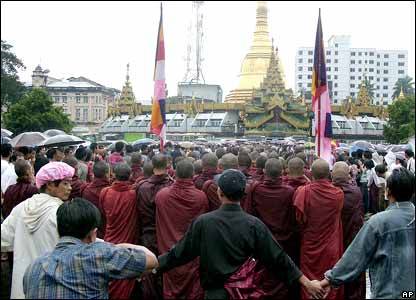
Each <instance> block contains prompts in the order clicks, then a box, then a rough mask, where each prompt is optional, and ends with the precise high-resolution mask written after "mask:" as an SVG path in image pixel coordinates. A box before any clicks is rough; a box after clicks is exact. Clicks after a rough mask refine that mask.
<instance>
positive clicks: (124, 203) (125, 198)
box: [99, 181, 139, 299]
mask: <svg viewBox="0 0 416 300" xmlns="http://www.w3.org/2000/svg"><path fill="white" fill-rule="evenodd" d="M99 205H100V208H101V209H102V211H103V212H104V215H105V219H106V229H105V235H104V240H105V241H106V242H110V243H113V244H119V243H130V244H137V243H138V232H139V230H138V226H137V224H138V212H137V201H136V191H135V190H133V189H131V186H130V182H128V181H115V182H114V183H113V184H112V185H111V186H110V187H107V188H105V189H103V190H102V192H101V194H100V199H99ZM135 282H136V280H135V279H127V280H115V281H112V282H110V284H109V294H110V299H129V297H130V295H131V293H132V292H133V289H134V285H135Z"/></svg>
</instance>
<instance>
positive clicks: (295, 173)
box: [287, 157, 305, 177]
mask: <svg viewBox="0 0 416 300" xmlns="http://www.w3.org/2000/svg"><path fill="white" fill-rule="evenodd" d="M287 166H288V173H289V176H291V177H299V176H303V175H304V168H305V163H304V162H303V160H302V159H300V158H299V157H294V158H292V159H290V160H289V163H288V164H287Z"/></svg>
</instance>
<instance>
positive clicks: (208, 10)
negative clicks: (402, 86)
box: [1, 1, 415, 103]
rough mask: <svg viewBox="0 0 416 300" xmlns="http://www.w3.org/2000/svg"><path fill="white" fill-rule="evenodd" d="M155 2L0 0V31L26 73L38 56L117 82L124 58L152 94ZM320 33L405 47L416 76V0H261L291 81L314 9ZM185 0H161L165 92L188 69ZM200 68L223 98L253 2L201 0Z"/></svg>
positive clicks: (142, 90)
mask: <svg viewBox="0 0 416 300" xmlns="http://www.w3.org/2000/svg"><path fill="white" fill-rule="evenodd" d="M159 5H160V4H159V2H87V1H86V2H81V1H80V2H14V1H13V2H9V1H2V2H1V39H2V40H6V41H7V42H8V43H10V44H11V45H13V46H14V48H13V50H14V52H15V53H16V55H17V56H18V57H19V58H21V59H22V60H23V62H24V64H25V65H26V67H27V69H26V70H25V71H22V72H20V73H19V76H20V78H21V80H22V81H25V82H30V81H31V74H32V71H33V70H34V68H35V67H36V66H37V65H38V64H39V63H41V66H42V67H43V68H47V69H49V70H50V75H51V76H53V77H56V78H68V77H71V76H76V77H77V76H85V77H87V78H89V79H91V80H94V81H96V82H98V83H101V84H104V85H106V86H109V87H114V88H118V89H120V90H121V88H122V86H123V84H124V81H125V74H126V64H127V63H128V62H129V63H130V79H131V82H132V85H133V91H134V93H135V95H136V98H137V99H139V100H142V101H143V100H145V102H147V103H150V100H149V99H150V97H151V95H152V92H153V69H154V58H155V51H156V39H157V29H158V22H159V13H160V8H159ZM319 8H321V14H322V26H323V34H324V40H325V41H327V40H328V39H329V37H330V36H331V35H351V41H352V43H351V44H352V47H354V48H362V47H368V48H376V49H383V50H384V49H387V50H396V49H397V50H408V55H409V70H408V72H409V75H410V76H411V77H413V78H415V3H414V2H413V1H407V2H398V1H394V2H393V1H391V2H381V1H377V2H268V9H269V31H270V37H273V38H274V44H275V46H277V47H278V49H279V53H280V59H281V60H282V62H283V69H284V72H285V78H286V83H287V87H290V88H294V76H295V75H294V68H295V55H296V50H297V48H298V47H312V46H313V45H314V43H315V34H316V23H317V18H318V9H319ZM191 9H192V3H191V2H190V1H189V2H186V1H183V2H170V1H169V2H165V1H163V13H164V20H163V26H164V33H165V50H166V78H167V85H168V90H169V95H176V85H177V82H178V81H181V80H182V78H183V76H184V73H185V62H184V57H185V55H186V45H187V43H188V41H187V26H188V24H189V22H190V20H191V15H190V13H191ZM203 12H204V47H203V57H204V62H203V73H204V77H205V80H206V83H209V84H219V85H221V86H222V88H223V93H224V98H225V95H227V94H228V92H229V91H230V90H232V89H234V88H236V87H237V84H238V77H237V76H238V74H239V71H240V66H241V62H242V60H243V58H244V56H245V54H246V53H247V51H248V50H249V48H250V44H251V41H252V36H253V31H254V30H255V22H256V18H255V15H256V2H255V1H253V2H205V3H204V5H203Z"/></svg>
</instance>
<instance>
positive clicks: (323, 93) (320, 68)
mask: <svg viewBox="0 0 416 300" xmlns="http://www.w3.org/2000/svg"><path fill="white" fill-rule="evenodd" d="M312 109H313V111H314V113H315V147H316V153H317V155H318V156H319V157H320V158H323V159H325V160H326V161H327V162H328V163H329V164H330V165H332V160H331V137H332V122H331V100H330V99H329V91H328V84H327V81H326V65H325V49H324V41H323V34H322V24H321V9H319V18H318V28H317V30H316V39H315V52H314V62H313V72H312Z"/></svg>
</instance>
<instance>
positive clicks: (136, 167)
mask: <svg viewBox="0 0 416 300" xmlns="http://www.w3.org/2000/svg"><path fill="white" fill-rule="evenodd" d="M130 161H131V175H130V183H131V184H135V183H136V181H137V179H139V178H140V177H143V169H142V156H141V154H140V153H138V152H133V153H132V155H131V160H130Z"/></svg>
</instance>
